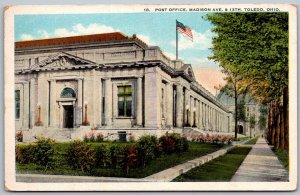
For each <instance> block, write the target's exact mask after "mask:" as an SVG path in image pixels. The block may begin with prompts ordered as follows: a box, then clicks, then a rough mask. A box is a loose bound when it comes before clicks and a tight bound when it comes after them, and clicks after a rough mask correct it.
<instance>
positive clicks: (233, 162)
mask: <svg viewBox="0 0 300 195" xmlns="http://www.w3.org/2000/svg"><path fill="white" fill-rule="evenodd" d="M250 150H251V147H242V146H241V147H235V148H234V149H232V150H231V151H229V152H228V153H226V154H225V155H223V156H220V157H218V158H216V159H214V160H212V161H210V162H208V163H206V164H204V165H201V166H199V167H196V168H194V169H191V170H190V171H188V172H186V173H184V174H182V175H180V176H178V177H177V178H175V179H174V180H173V181H176V182H199V181H220V182H221V181H230V179H231V178H232V176H233V175H234V174H235V172H236V171H237V169H238V168H239V166H240V165H241V164H242V162H243V160H244V159H245V158H246V156H247V154H248V153H249V151H250Z"/></svg>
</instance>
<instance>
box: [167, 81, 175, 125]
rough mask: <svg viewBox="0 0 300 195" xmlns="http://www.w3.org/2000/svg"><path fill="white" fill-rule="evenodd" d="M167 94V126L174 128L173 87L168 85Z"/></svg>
mask: <svg viewBox="0 0 300 195" xmlns="http://www.w3.org/2000/svg"><path fill="white" fill-rule="evenodd" d="M166 89H167V94H166V103H167V111H166V115H167V126H169V127H172V126H173V85H171V84H170V83H168V84H167V85H166Z"/></svg>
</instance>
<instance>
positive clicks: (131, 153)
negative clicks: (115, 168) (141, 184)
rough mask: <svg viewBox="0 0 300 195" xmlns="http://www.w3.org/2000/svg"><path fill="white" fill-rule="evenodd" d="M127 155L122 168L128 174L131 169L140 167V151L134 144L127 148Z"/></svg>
mask: <svg viewBox="0 0 300 195" xmlns="http://www.w3.org/2000/svg"><path fill="white" fill-rule="evenodd" d="M124 152H125V155H124V158H123V161H122V168H123V170H126V173H127V174H128V172H129V169H130V168H135V167H137V166H138V151H137V149H136V146H135V145H134V144H132V145H127V146H126V147H125V150H124Z"/></svg>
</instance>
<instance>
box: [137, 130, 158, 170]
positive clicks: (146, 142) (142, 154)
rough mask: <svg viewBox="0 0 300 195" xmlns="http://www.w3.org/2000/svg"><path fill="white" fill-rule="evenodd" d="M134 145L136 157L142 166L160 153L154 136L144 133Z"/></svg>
mask: <svg viewBox="0 0 300 195" xmlns="http://www.w3.org/2000/svg"><path fill="white" fill-rule="evenodd" d="M136 147H137V151H138V159H139V162H140V164H141V165H142V166H145V165H146V163H147V162H149V161H150V160H152V159H154V158H155V157H157V156H159V154H160V152H159V151H160V150H159V145H158V141H157V138H156V137H155V136H151V135H145V136H142V137H140V139H139V140H138V142H137V145H136Z"/></svg>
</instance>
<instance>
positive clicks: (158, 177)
mask: <svg viewBox="0 0 300 195" xmlns="http://www.w3.org/2000/svg"><path fill="white" fill-rule="evenodd" d="M234 147H236V145H234V146H229V147H227V148H224V149H220V150H218V151H215V152H213V153H210V154H207V155H205V156H201V157H199V158H196V159H193V160H190V161H187V162H185V163H183V164H180V165H177V166H175V167H172V168H169V169H166V170H163V171H161V172H158V173H155V174H153V175H150V176H148V177H145V178H143V179H142V180H143V181H150V182H151V181H152V182H169V181H172V180H173V179H175V178H176V177H178V176H179V175H181V174H182V173H185V172H187V171H189V170H191V169H192V168H195V167H197V166H200V165H203V164H205V163H207V162H209V161H211V160H213V159H215V158H218V157H220V156H222V155H224V154H226V153H227V152H228V151H229V150H231V149H233V148H234Z"/></svg>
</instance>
